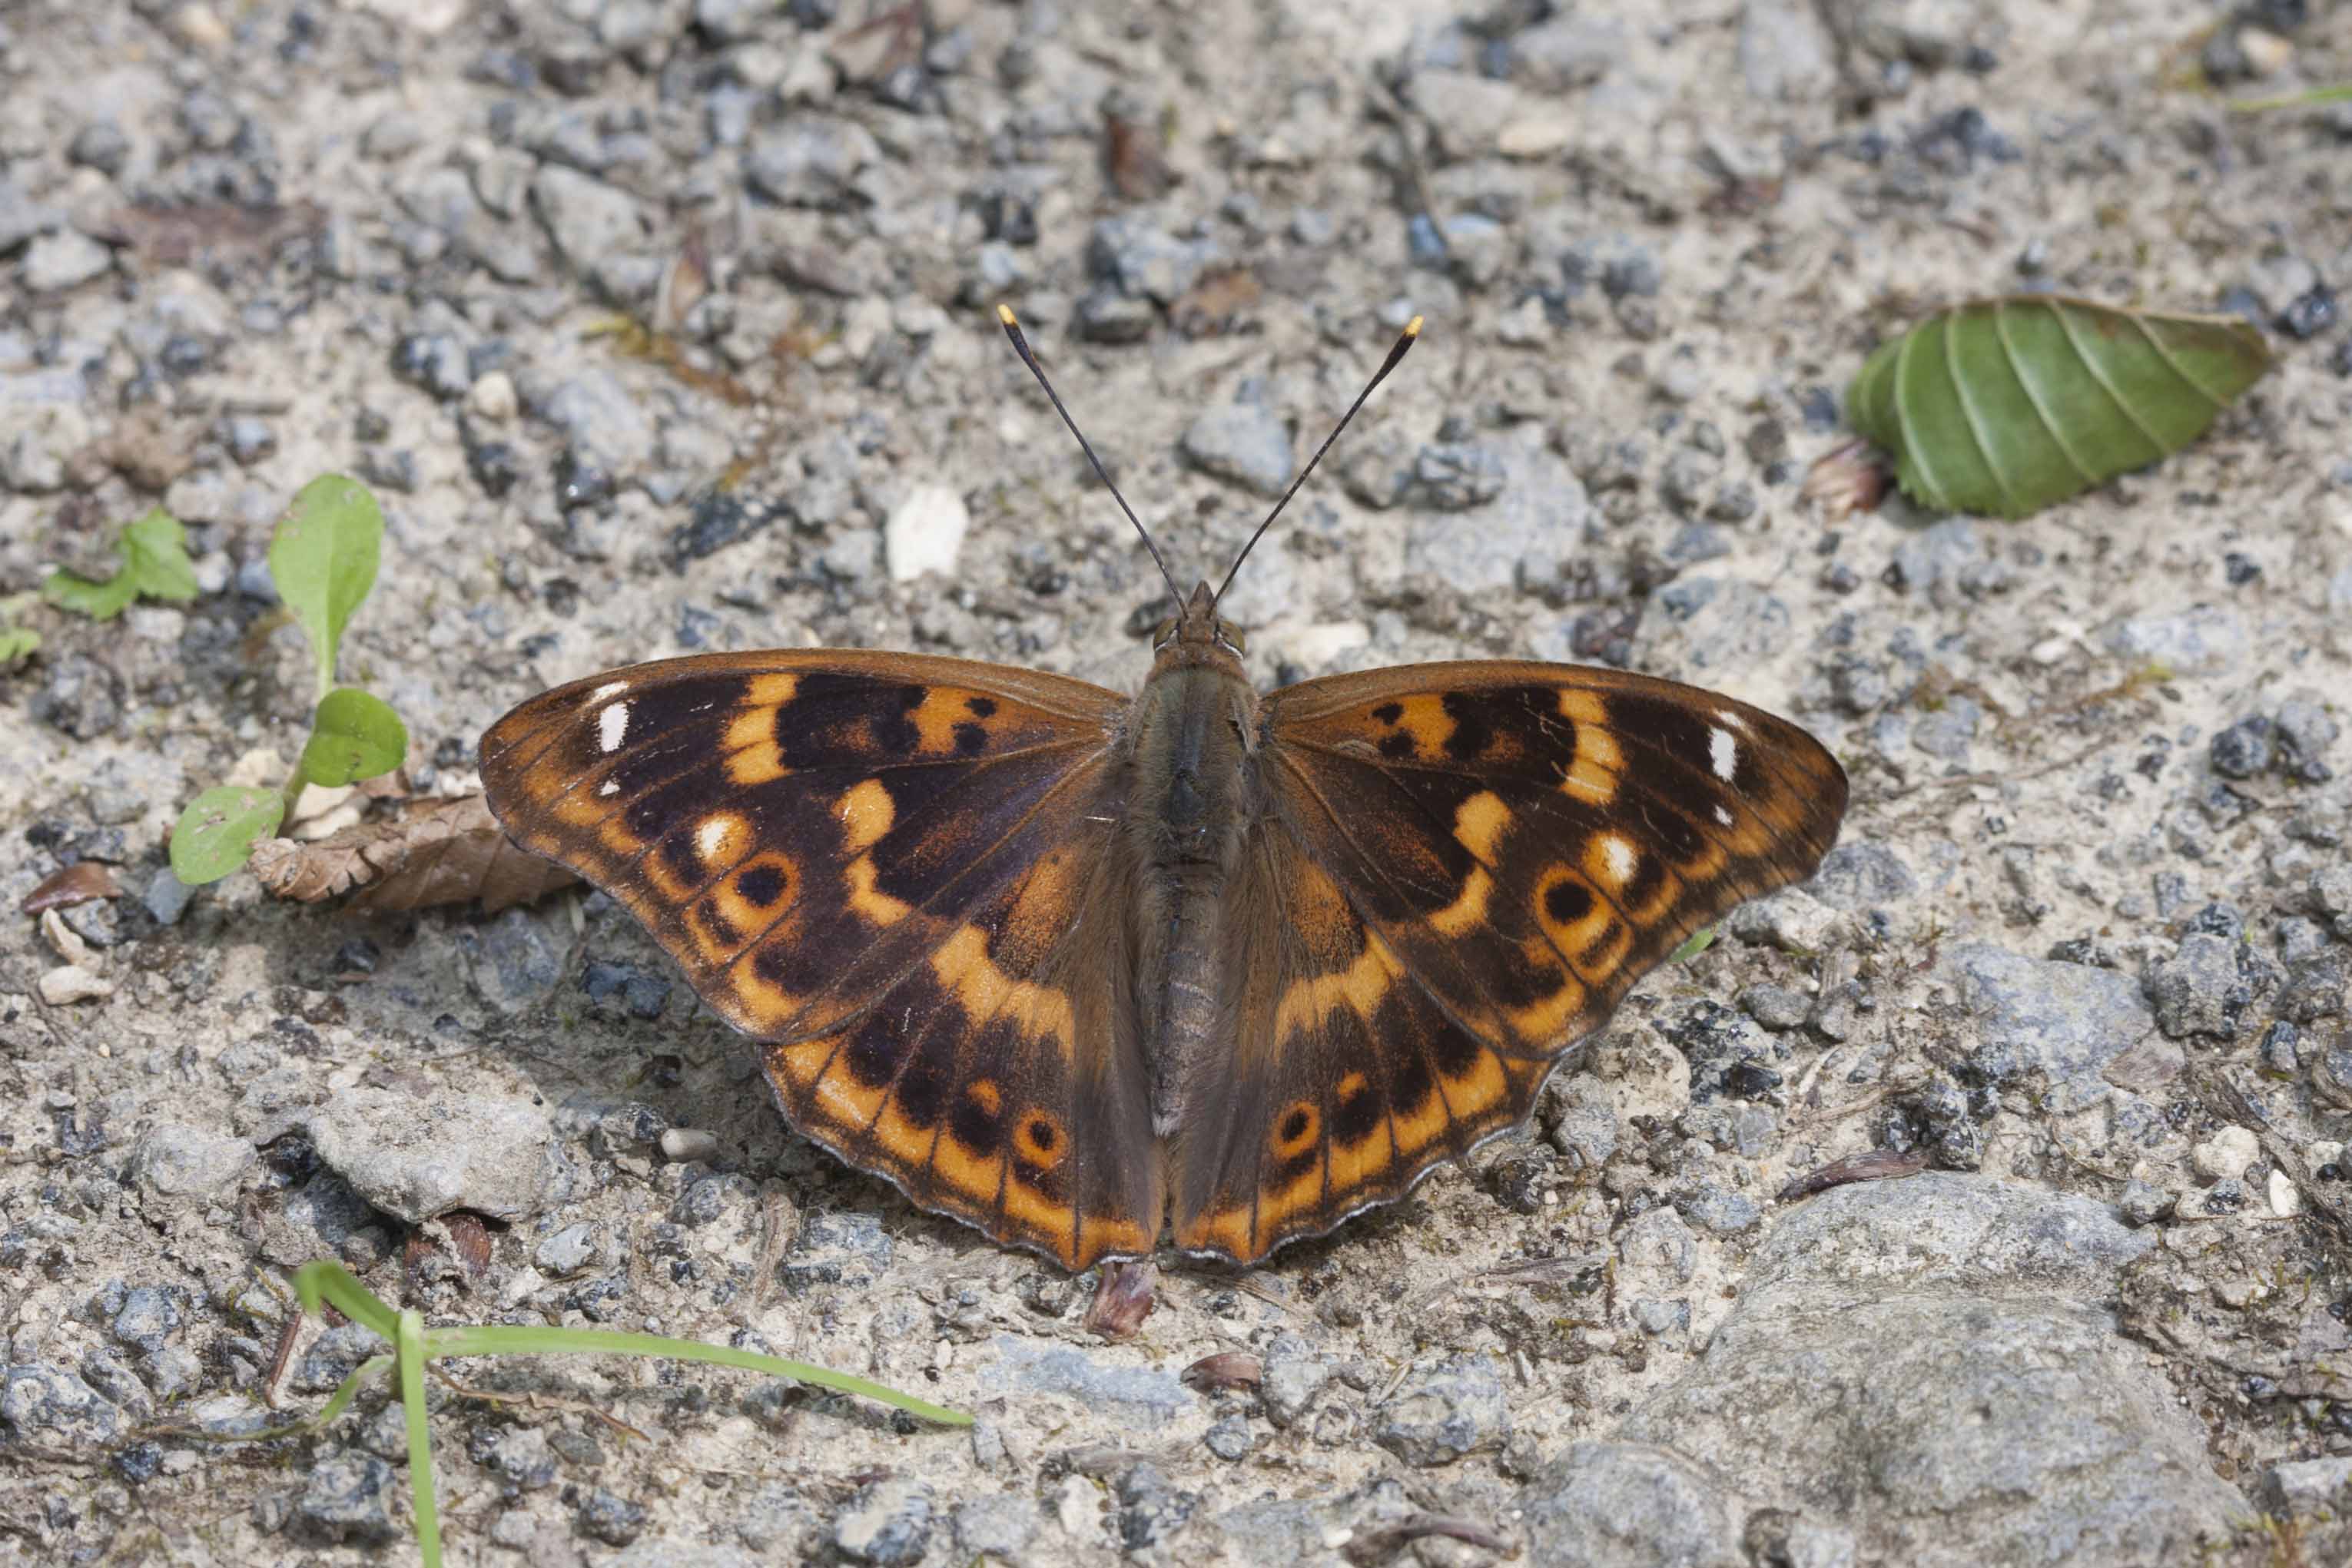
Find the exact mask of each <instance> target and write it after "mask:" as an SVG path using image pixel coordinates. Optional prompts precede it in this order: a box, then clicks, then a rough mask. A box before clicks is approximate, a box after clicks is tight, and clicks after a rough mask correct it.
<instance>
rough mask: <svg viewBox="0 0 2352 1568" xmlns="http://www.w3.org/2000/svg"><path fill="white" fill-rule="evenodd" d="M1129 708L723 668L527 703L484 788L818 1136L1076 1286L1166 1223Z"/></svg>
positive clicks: (904, 668) (666, 673)
mask: <svg viewBox="0 0 2352 1568" xmlns="http://www.w3.org/2000/svg"><path fill="white" fill-rule="evenodd" d="M1126 707H1127V702H1126V699H1124V698H1122V697H1120V696H1118V695H1117V694H1115V693H1111V692H1108V691H1104V690H1102V689H1100V688H1098V687H1096V686H1091V685H1085V684H1083V683H1080V682H1077V681H1072V680H1068V679H1066V678H1063V677H1060V676H1053V675H1045V674H1035V673H1033V672H1028V671H1021V670H1012V669H1004V668H1001V667H998V666H993V665H986V664H971V663H968V662H966V661H962V660H953V659H938V658H924V657H919V656H914V655H904V654H876V653H846V652H841V651H834V650H821V651H814V652H811V653H753V654H742V655H713V656H707V657H701V658H691V659H679V660H673V661H668V662H666V663H661V664H646V665H639V666H637V667H635V668H634V669H626V670H620V671H615V672H614V673H612V674H606V675H600V676H596V677H593V678H591V679H589V680H584V681H579V682H574V683H573V684H572V685H568V686H563V687H560V688H558V689H556V690H554V691H551V692H549V693H546V694H545V695H541V696H539V697H536V698H533V699H532V700H531V701H530V702H528V703H525V704H524V705H522V706H520V707H519V708H517V709H515V711H514V712H512V713H511V714H509V715H508V716H506V717H505V718H504V719H502V720H500V721H499V724H498V725H497V726H496V727H493V728H492V729H491V731H490V732H489V734H488V736H487V737H485V738H484V741H483V744H482V774H483V781H484V784H485V786H486V788H487V789H488V796H489V801H490V806H491V809H492V810H494V811H496V812H497V813H498V815H499V819H500V821H502V822H503V823H504V824H505V825H506V827H507V830H508V831H509V834H510V835H511V836H512V837H513V838H515V839H516V840H517V841H519V842H520V843H521V844H523V845H524V846H525V847H526V848H528V849H530V850H533V851H535V852H539V853H541V854H544V855H547V856H548V857H550V858H551V859H554V860H557V861H560V862H563V863H564V864H566V865H569V866H571V867H572V869H573V870H575V871H578V872H579V873H581V874H582V875H583V876H585V877H586V878H587V879H588V880H589V881H591V882H592V883H595V884H596V885H597V886H599V887H601V888H603V889H604V890H605V891H607V892H608V893H610V894H613V895H614V897H615V898H616V899H618V900H620V901H621V902H622V903H623V904H625V905H626V906H627V907H628V908H629V909H630V910H631V911H632V912H633V913H634V914H635V915H637V916H638V918H639V919H641V920H642V921H644V922H645V924H646V926H647V927H648V928H649V929H650V930H651V931H652V932H653V933H654V935H655V936H656V939H658V940H659V941H660V942H661V944H662V946H664V947H665V948H666V949H667V951H668V952H669V953H670V954H671V956H673V957H675V958H676V959H677V961H678V963H679V964H680V965H681V966H682V967H684V968H685V970H686V971H687V973H688V976H689V977H691V978H692V980H693V981H694V984H695V987H696V988H697V990H698V992H700V994H701V995H702V996H703V998H705V999H706V1000H708V1001H709V1003H710V1005H711V1006H712V1007H713V1008H714V1009H717V1010H718V1011H719V1013H720V1014H721V1015H722V1016H724V1017H726V1018H727V1019H729V1020H730V1021H731V1022H732V1023H734V1024H735V1025H736V1026H737V1027H739V1028H740V1029H742V1030H745V1031H746V1032H748V1033H750V1034H752V1035H754V1036H756V1037H757V1038H759V1039H761V1040H764V1041H767V1042H769V1043H768V1047H767V1050H766V1051H765V1064H766V1066H767V1069H768V1072H769V1077H770V1080H771V1082H772V1084H773V1086H774V1089H775V1091H776V1094H777V1097H778V1099H779V1101H780V1103H782V1106H783V1108H784V1109H785V1111H786V1113H788V1114H789V1115H790V1116H791V1117H792V1119H793V1122H794V1124H796V1125H797V1126H799V1127H800V1128H801V1129H802V1131H803V1132H804V1133H806V1134H808V1135H810V1136H811V1137H813V1138H814V1139H816V1140H817V1141H818V1142H820V1143H823V1144H824V1145H826V1146H828V1147H830V1148H833V1149H835V1151H836V1152H837V1153H839V1154H841V1155H843V1156H844V1157H845V1158H847V1159H849V1160H850V1161H852V1162H853V1163H855V1164H857V1165H859V1166H864V1167H866V1168H867V1169H871V1170H876V1171H878V1172H880V1173H881V1174H883V1175H886V1176H889V1177H891V1178H892V1179H893V1180H895V1181H897V1182H898V1184H899V1185H900V1186H903V1187H904V1188H905V1189H906V1190H907V1191H908V1193H909V1195H910V1196H912V1197H914V1198H915V1199H916V1200H917V1201H918V1202H920V1203H922V1204H924V1205H925V1206H926V1207H933V1208H937V1209H940V1210H941V1211H943V1212H947V1213H950V1214H954V1215H956V1216H958V1217H959V1218H964V1219H967V1220H970V1221H971V1222H972V1223H974V1224H977V1225H979V1226H981V1227H982V1228H983V1229H986V1230H988V1231H989V1233H990V1234H991V1235H993V1236H996V1237H998V1238H1000V1239H1005V1240H1012V1241H1017V1242H1021V1243H1023V1244H1025V1245H1029V1246H1034V1247H1037V1248H1039V1249H1043V1250H1045V1251H1047V1252H1049V1253H1051V1254H1052V1255H1054V1256H1055V1257H1056V1258H1059V1259H1061V1260H1063V1261H1065V1262H1066V1263H1070V1264H1071V1265H1072V1266H1074V1267H1075V1266H1079V1265H1081V1264H1083V1263H1084V1262H1086V1261H1088V1260H1090V1259H1091V1256H1094V1255H1098V1254H1099V1253H1101V1252H1102V1251H1105V1250H1119V1251H1128V1252H1134V1251H1148V1250H1149V1249H1150V1246H1151V1245H1152V1242H1153V1240H1154V1239H1155V1238H1156V1232H1157V1229H1158V1227H1159V1222H1160V1208H1161V1200H1160V1196H1159V1194H1160V1187H1159V1173H1158V1165H1157V1157H1156V1155H1155V1153H1154V1151H1153V1149H1152V1146H1151V1143H1150V1130H1149V1118H1148V1113H1146V1111H1145V1109H1144V1106H1145V1098H1144V1094H1143V1092H1142V1091H1141V1090H1140V1088H1139V1087H1138V1085H1137V1081H1136V1079H1135V1068H1134V1057H1135V1051H1136V1046H1135V1042H1134V1040H1133V1039H1132V1038H1131V1030H1129V1031H1128V1034H1127V1035H1126V1036H1124V1037H1123V1036H1122V1035H1121V1026H1120V1024H1119V1021H1118V1020H1119V1019H1120V1018H1121V1017H1122V1016H1123V1015H1124V1012H1125V1011H1126V1010H1129V1009H1122V1008H1121V1006H1120V1003H1119V998H1120V997H1121V995H1123V994H1124V990H1125V985H1124V982H1123V981H1122V979H1121V978H1120V971H1119V967H1118V966H1119V962H1120V960H1119V956H1118V943H1117V942H1116V941H1115V940H1111V939H1110V935H1111V934H1113V933H1114V932H1115V930H1116V929H1117V928H1118V927H1119V926H1120V925H1121V923H1120V922H1118V921H1117V920H1116V919H1114V918H1113V917H1112V916H1111V915H1109V913H1108V912H1109V911H1110V910H1112V909H1115V908H1116V907H1118V896H1119V895H1118V894H1117V893H1116V891H1115V890H1112V889H1109V888H1108V887H1106V886H1105V885H1104V883H1105V882H1106V880H1107V879H1112V878H1115V876H1116V872H1115V866H1116V863H1117V862H1116V859H1115V857H1114V856H1112V855H1111V854H1110V853H1108V849H1109V842H1110V837H1111V835H1110V832H1109V830H1108V823H1109V822H1111V821H1115V820H1116V819H1117V816H1118V810H1119V807H1120V802H1119V800H1118V799H1117V798H1116V789H1117V787H1118V786H1117V779H1118V773H1117V770H1116V769H1115V768H1113V767H1112V766H1111V765H1110V764H1111V760H1112V758H1113V753H1114V749H1115V747H1116V743H1117V740H1118V726H1119V724H1120V721H1121V716H1122V715H1123V714H1124V713H1125V711H1126Z"/></svg>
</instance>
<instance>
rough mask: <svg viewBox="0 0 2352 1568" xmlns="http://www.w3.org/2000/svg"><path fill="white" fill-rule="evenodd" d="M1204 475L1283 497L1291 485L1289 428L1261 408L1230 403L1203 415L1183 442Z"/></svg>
mask: <svg viewBox="0 0 2352 1568" xmlns="http://www.w3.org/2000/svg"><path fill="white" fill-rule="evenodd" d="M1179 446H1180V449H1181V451H1182V453H1183V455H1184V456H1185V458H1186V460H1187V461H1189V462H1190V463H1191V464H1192V465H1193V466H1194V467H1196V468H1198V469H1200V470H1201V471H1202V473H1204V474H1209V475H1213V476H1215V477H1217V478H1220V479H1225V480H1230V481H1231V482H1233V483H1234V484H1237V485H1243V486H1247V487H1249V488H1250V489H1252V490H1255V491H1256V492H1257V493H1258V494H1259V495H1261V496H1279V495H1280V494H1282V489H1283V486H1286V485H1287V484H1288V483H1289V482H1290V473H1291V457H1290V429H1289V427H1288V426H1287V425H1286V424H1284V423H1283V422H1282V420H1281V418H1280V416H1278V415H1277V414H1276V413H1274V412H1273V411H1272V410H1271V409H1269V408H1267V407H1265V404H1263V403H1257V402H1229V403H1226V404H1224V405H1223V406H1222V407H1219V408H1212V409H1209V410H1207V411H1206V412H1204V413H1202V414H1201V415H1200V416H1199V417H1198V418H1196V419H1194V420H1193V421H1192V423H1191V424H1190V425H1188V426H1187V427H1186V428H1185V431H1184V435H1183V439H1182V440H1181V443H1179Z"/></svg>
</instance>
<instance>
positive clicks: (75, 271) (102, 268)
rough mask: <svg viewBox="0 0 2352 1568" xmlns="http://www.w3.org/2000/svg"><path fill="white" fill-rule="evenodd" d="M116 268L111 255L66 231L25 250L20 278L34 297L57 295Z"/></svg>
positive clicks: (83, 236)
mask: <svg viewBox="0 0 2352 1568" xmlns="http://www.w3.org/2000/svg"><path fill="white" fill-rule="evenodd" d="M113 267H114V253H113V252H112V251H110V250H109V249H107V248H106V247H105V246H102V245H100V244H99V243H98V241H96V240H94V239H92V238H90V237H89V235H86V234H83V233H81V232H80V231H79V230H78V229H66V230H64V231H62V232H60V233H58V234H51V235H41V236H40V237H39V238H38V239H36V240H35V241H33V243H32V244H30V245H28V246H26V247H25V260H24V263H23V266H22V268H21V270H20V272H19V274H18V276H19V277H21V278H22V279H23V281H24V285H25V287H26V288H27V289H29V290H31V291H32V292H33V293H35V294H55V293H58V292H60V291H62V290H65V289H68V288H75V287H79V286H81V285H82V284H85V283H88V282H89V281H90V280H91V279H92V278H95V277H104V276H105V275H106V274H107V273H108V272H110V271H111V270H112V269H113Z"/></svg>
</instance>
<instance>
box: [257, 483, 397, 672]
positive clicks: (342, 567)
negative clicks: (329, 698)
mask: <svg viewBox="0 0 2352 1568" xmlns="http://www.w3.org/2000/svg"><path fill="white" fill-rule="evenodd" d="M382 555H383V512H382V511H381V510H379V509H378V508H377V507H376V504H375V497H374V496H373V494H372V493H370V491H369V490H368V487H367V486H364V485H362V484H361V483H360V482H359V481H358V480H356V479H350V478H346V477H344V476H342V475H341V474H328V475H324V476H320V477H319V478H316V479H313V480H311V481H310V483H309V484H308V485H305V486H302V489H301V492H300V493H299V495H297V496H296V497H294V504H293V505H292V506H289V507H287V508H286V515H285V516H284V517H280V518H278V533H277V536H276V537H275V538H272V539H271V540H270V541H269V577H270V580H271V581H273V582H275V583H276V584H277V585H278V597H279V598H280V599H282V600H284V601H286V607H287V608H288V609H289V610H291V611H292V612H294V618H295V619H296V620H297V621H299V622H301V623H302V630H303V632H305V633H306V634H307V635H308V636H309V637H310V649H311V652H312V653H314V654H315V655H316V656H317V658H318V668H319V692H320V695H322V696H323V695H326V692H327V689H328V688H329V687H330V686H331V685H334V684H335V650H336V648H337V647H338V646H339V645H341V643H342V640H343V628H344V627H345V626H347V625H349V624H350V623H351V619H352V612H353V611H355V610H357V609H358V608H359V607H360V605H361V603H362V601H364V600H365V599H366V598H367V596H368V591H369V590H370V589H372V588H373V587H374V586H375V572H376V565H377V562H378V561H379V559H381V558H382Z"/></svg>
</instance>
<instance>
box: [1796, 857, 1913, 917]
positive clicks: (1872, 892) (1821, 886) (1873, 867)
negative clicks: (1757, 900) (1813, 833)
mask: <svg viewBox="0 0 2352 1568" xmlns="http://www.w3.org/2000/svg"><path fill="white" fill-rule="evenodd" d="M1804 890H1805V891H1806V892H1807V893H1809V894H1812V895H1813V897H1815V898H1816V899H1818V900H1820V901H1821V902H1822V903H1823V904H1828V905H1829V906H1830V907H1831V908H1832V909H1842V910H1844V911H1846V912H1848V913H1850V914H1851V913H1853V912H1855V911H1859V910H1864V909H1872V908H1875V907H1877V906H1878V905H1880V904H1899V903H1901V902H1902V901H1903V900H1905V899H1906V898H1909V897H1911V896H1912V895H1913V894H1916V893H1917V892H1918V891H1919V879H1918V878H1917V877H1916V876H1914V875H1912V874H1911V868H1910V867H1909V866H1907V865H1906V864H1904V863H1903V861H1902V858H1901V857H1900V856H1898V855H1897V854H1895V852H1894V851H1893V850H1890V849H1888V848H1887V847H1886V846H1885V844H1881V843H1874V842H1869V841H1864V842H1859V843H1845V844H1840V845H1839V846H1838V847H1837V848H1835V849H1833V850H1832V851H1831V852H1829V853H1828V855H1827V856H1825V857H1824V858H1823V859H1822V868H1821V870H1819V871H1818V872H1816V873H1813V879H1812V881H1811V882H1809V883H1805V884H1804Z"/></svg>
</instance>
